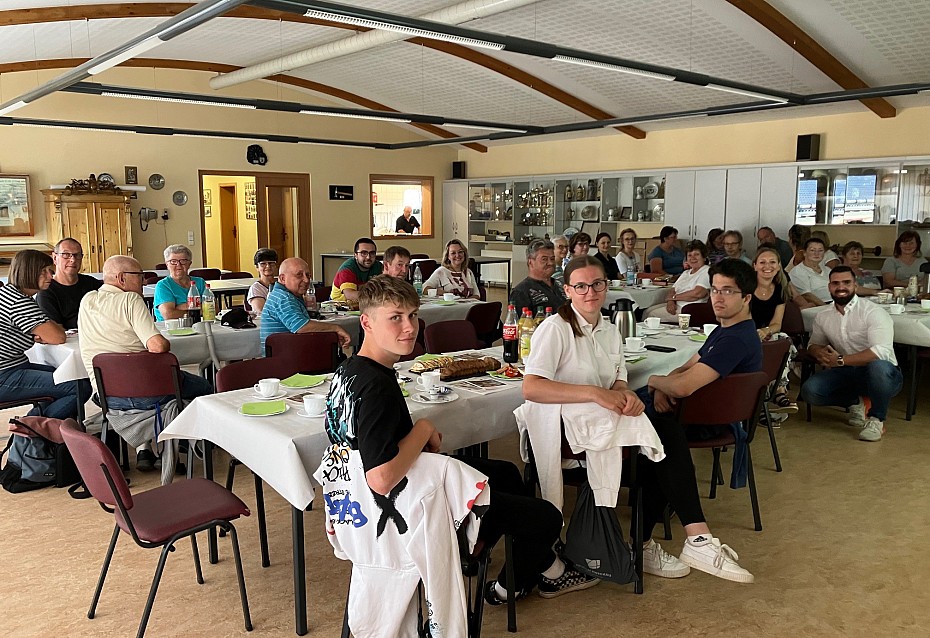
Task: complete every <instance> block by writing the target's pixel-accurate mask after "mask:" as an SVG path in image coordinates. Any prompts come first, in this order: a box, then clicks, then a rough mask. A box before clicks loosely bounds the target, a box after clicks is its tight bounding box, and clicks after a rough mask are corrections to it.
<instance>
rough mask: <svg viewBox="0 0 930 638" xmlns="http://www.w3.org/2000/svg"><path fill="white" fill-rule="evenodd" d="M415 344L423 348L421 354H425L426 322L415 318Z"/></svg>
mask: <svg viewBox="0 0 930 638" xmlns="http://www.w3.org/2000/svg"><path fill="white" fill-rule="evenodd" d="M417 343H419V344H420V345H421V346H423V352H426V322H425V321H423V320H422V319H420V318H417ZM421 354H422V353H421Z"/></svg>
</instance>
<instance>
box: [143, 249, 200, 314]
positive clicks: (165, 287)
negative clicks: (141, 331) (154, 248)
mask: <svg viewBox="0 0 930 638" xmlns="http://www.w3.org/2000/svg"><path fill="white" fill-rule="evenodd" d="M164 254H165V265H167V266H168V276H167V277H165V278H164V279H162V280H160V281H159V282H158V283H157V284H155V319H157V320H158V321H164V320H165V319H180V318H181V317H184V316H186V315H187V293H189V292H190V289H191V282H193V283H194V285H195V286H196V287H197V292H198V293H199V294H200V295H201V297H202V296H203V291H204V290H205V289H206V287H207V282H205V281H204V280H203V279H201V278H200V277H191V276H189V275H188V274H187V271H188V270H189V269H190V267H191V263H192V253H191V249H190V248H188V247H187V246H185V245H184V244H173V245H171V246H168V247H167V248H165V253H164Z"/></svg>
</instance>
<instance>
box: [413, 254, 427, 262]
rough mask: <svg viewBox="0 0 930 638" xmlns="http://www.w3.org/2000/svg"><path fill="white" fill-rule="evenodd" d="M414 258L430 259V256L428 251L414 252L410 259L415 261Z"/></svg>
mask: <svg viewBox="0 0 930 638" xmlns="http://www.w3.org/2000/svg"><path fill="white" fill-rule="evenodd" d="M414 259H430V256H429V255H427V254H426V253H413V254H412V255H410V260H411V261H413V260H414Z"/></svg>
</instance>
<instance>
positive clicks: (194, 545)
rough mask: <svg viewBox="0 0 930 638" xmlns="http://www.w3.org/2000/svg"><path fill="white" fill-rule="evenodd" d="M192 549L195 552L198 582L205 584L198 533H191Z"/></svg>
mask: <svg viewBox="0 0 930 638" xmlns="http://www.w3.org/2000/svg"><path fill="white" fill-rule="evenodd" d="M191 551H192V552H193V554H194V570H195V571H196V572H197V584H198V585H203V569H201V567H200V550H199V549H197V535H196V534H191Z"/></svg>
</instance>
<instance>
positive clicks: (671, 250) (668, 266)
mask: <svg viewBox="0 0 930 638" xmlns="http://www.w3.org/2000/svg"><path fill="white" fill-rule="evenodd" d="M684 261H685V254H684V253H683V252H681V249H680V248H679V247H678V229H677V228H675V227H674V226H663V227H662V230H660V231H659V245H658V246H656V247H655V248H653V249H652V252H651V253H649V269H650V272H652V273H655V274H657V275H680V274H681V273H683V272H684V270H685V266H684Z"/></svg>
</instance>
